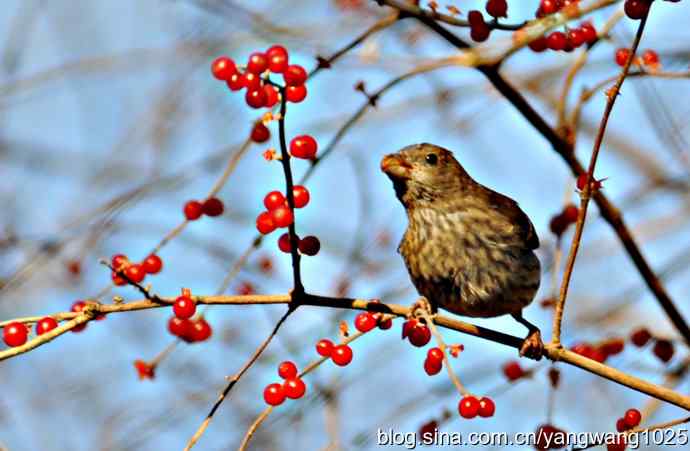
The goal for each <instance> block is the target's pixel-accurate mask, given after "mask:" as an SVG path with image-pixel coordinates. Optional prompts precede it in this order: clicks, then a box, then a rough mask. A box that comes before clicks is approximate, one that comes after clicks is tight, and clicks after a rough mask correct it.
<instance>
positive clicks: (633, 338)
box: [630, 328, 675, 363]
mask: <svg viewBox="0 0 690 451" xmlns="http://www.w3.org/2000/svg"><path fill="white" fill-rule="evenodd" d="M652 340H653V341H654V347H653V348H652V352H653V353H654V355H655V356H656V357H657V358H658V359H659V360H661V361H662V362H664V363H668V362H670V361H671V359H672V358H673V354H675V347H674V346H673V342H671V341H670V340H667V339H665V338H656V337H653V336H652V334H651V333H650V332H649V330H647V329H645V328H641V329H637V330H636V331H634V332H633V333H632V334H631V335H630V342H631V343H632V344H634V345H635V346H637V347H638V348H641V347H643V346H645V345H647V343H649V342H650V341H652Z"/></svg>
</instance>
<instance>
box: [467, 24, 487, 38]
mask: <svg viewBox="0 0 690 451" xmlns="http://www.w3.org/2000/svg"><path fill="white" fill-rule="evenodd" d="M490 34H491V28H489V26H488V25H486V24H484V23H482V24H477V25H472V26H471V28H470V37H471V38H472V40H473V41H475V42H484V41H486V40H487V39H489V35H490Z"/></svg>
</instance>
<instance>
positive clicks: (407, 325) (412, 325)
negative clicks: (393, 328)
mask: <svg viewBox="0 0 690 451" xmlns="http://www.w3.org/2000/svg"><path fill="white" fill-rule="evenodd" d="M402 338H403V340H404V339H405V338H407V339H408V340H409V341H410V343H411V344H412V345H413V346H417V347H418V348H421V347H422V346H425V345H426V344H427V343H429V340H431V331H430V330H429V327H428V326H427V325H426V324H424V323H423V322H421V321H419V320H418V319H415V318H412V319H408V320H407V321H405V322H404V323H403V326H402Z"/></svg>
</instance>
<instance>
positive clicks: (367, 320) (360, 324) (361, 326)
mask: <svg viewBox="0 0 690 451" xmlns="http://www.w3.org/2000/svg"><path fill="white" fill-rule="evenodd" d="M375 327H376V318H375V317H374V315H373V314H372V313H370V312H362V313H360V314H358V315H357V316H356V317H355V328H356V329H357V330H358V331H360V332H363V333H364V332H369V331H370V330H372V329H373V328H375Z"/></svg>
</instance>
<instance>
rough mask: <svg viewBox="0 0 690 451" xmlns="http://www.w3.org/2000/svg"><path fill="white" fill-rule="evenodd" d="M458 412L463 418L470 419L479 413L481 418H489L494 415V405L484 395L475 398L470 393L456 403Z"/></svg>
mask: <svg viewBox="0 0 690 451" xmlns="http://www.w3.org/2000/svg"><path fill="white" fill-rule="evenodd" d="M458 412H460V416H461V417H463V418H467V419H468V420H469V419H472V418H474V417H476V416H477V415H479V416H480V417H482V418H489V417H492V416H494V412H496V405H495V404H494V402H493V401H492V400H491V398H487V397H486V396H485V397H483V398H481V399H477V398H475V397H474V396H472V395H467V396H465V397H463V398H462V399H461V400H460V403H459V404H458Z"/></svg>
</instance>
